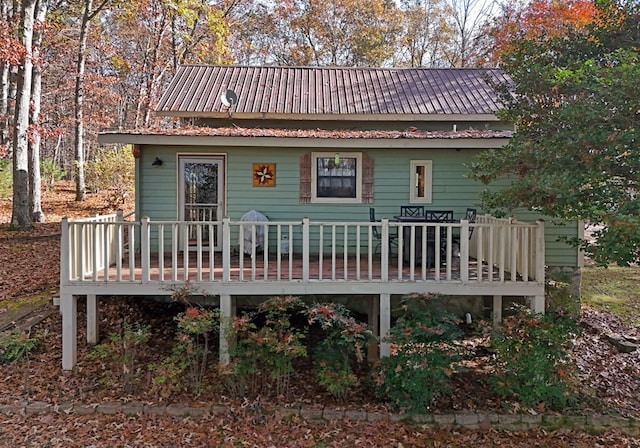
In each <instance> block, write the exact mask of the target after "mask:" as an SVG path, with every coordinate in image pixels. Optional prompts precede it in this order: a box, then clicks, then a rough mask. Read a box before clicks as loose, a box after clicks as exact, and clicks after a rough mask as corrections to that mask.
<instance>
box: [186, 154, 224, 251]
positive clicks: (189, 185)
mask: <svg viewBox="0 0 640 448" xmlns="http://www.w3.org/2000/svg"><path fill="white" fill-rule="evenodd" d="M178 160H179V167H180V173H179V189H178V207H179V209H178V215H179V216H178V219H180V220H181V221H208V222H216V224H215V225H213V226H201V229H202V246H203V248H205V249H208V250H210V249H213V250H220V245H221V232H222V226H221V225H219V222H220V220H221V219H222V213H223V205H224V204H223V202H222V200H223V198H224V190H223V186H224V158H223V157H220V156H179V159H178ZM197 232H198V231H197V226H188V227H187V230H186V232H184V234H183V235H182V238H187V239H188V241H189V247H194V246H195V245H196V244H197V238H198V233H197ZM183 244H184V241H183ZM182 247H184V246H182Z"/></svg>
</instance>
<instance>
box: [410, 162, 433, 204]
mask: <svg viewBox="0 0 640 448" xmlns="http://www.w3.org/2000/svg"><path fill="white" fill-rule="evenodd" d="M432 166H433V163H432V161H431V160H412V161H411V173H410V176H411V177H410V179H411V195H410V202H418V203H419V202H422V203H431V171H432Z"/></svg>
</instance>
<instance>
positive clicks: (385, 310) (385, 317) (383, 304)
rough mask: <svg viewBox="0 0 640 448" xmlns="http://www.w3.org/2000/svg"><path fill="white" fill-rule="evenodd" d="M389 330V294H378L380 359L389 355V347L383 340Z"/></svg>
mask: <svg viewBox="0 0 640 448" xmlns="http://www.w3.org/2000/svg"><path fill="white" fill-rule="evenodd" d="M389 330H391V294H389V293H384V294H380V330H379V331H380V332H379V333H378V335H379V337H380V357H388V356H389V355H390V354H391V346H390V345H389V343H388V342H384V339H385V338H386V337H387V335H388V334H389Z"/></svg>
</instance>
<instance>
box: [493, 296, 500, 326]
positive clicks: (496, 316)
mask: <svg viewBox="0 0 640 448" xmlns="http://www.w3.org/2000/svg"><path fill="white" fill-rule="evenodd" d="M500 322H502V296H493V323H494V324H499V323H500Z"/></svg>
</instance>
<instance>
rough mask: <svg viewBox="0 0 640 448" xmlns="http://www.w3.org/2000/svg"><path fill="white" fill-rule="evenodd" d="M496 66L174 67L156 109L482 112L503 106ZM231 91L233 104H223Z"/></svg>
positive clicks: (295, 113) (299, 114) (182, 113)
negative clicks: (225, 94)
mask: <svg viewBox="0 0 640 448" xmlns="http://www.w3.org/2000/svg"><path fill="white" fill-rule="evenodd" d="M488 79H490V80H492V81H495V82H498V83H508V82H509V81H510V79H509V77H508V75H507V74H506V73H504V72H503V71H502V70H500V69H482V68H462V69H454V68H451V69H432V68H343V67H339V68H338V67H254V66H237V65H227V66H222V65H185V66H180V67H179V68H178V70H177V72H176V73H175V76H174V77H173V79H172V81H171V83H170V84H169V86H168V88H167V90H166V92H165V94H164V95H163V97H162V98H161V99H160V102H159V104H158V106H157V108H156V112H157V113H158V114H159V115H168V116H179V117H207V116H209V117H217V116H218V117H224V116H228V114H229V113H233V115H234V116H235V117H238V118H241V117H246V118H273V119H277V118H280V119H285V118H298V119H304V118H307V119H323V118H326V119H331V118H347V119H348V118H351V119H357V118H358V117H360V118H365V117H366V118H369V119H376V118H380V119H382V118H384V117H386V118H389V116H396V117H397V116H412V117H413V118H418V117H419V116H433V115H442V114H445V115H486V114H493V113H494V112H496V111H497V110H498V109H500V108H501V106H502V105H501V102H500V99H499V97H498V93H497V92H496V90H495V89H494V88H493V87H492V86H491V85H490V83H489V82H487V80H488ZM228 89H230V90H232V91H233V92H234V93H235V95H236V96H237V102H236V104H232V105H231V106H225V105H224V104H223V101H222V99H221V98H222V96H223V94H224V93H225V92H226V91H227V90H228Z"/></svg>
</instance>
